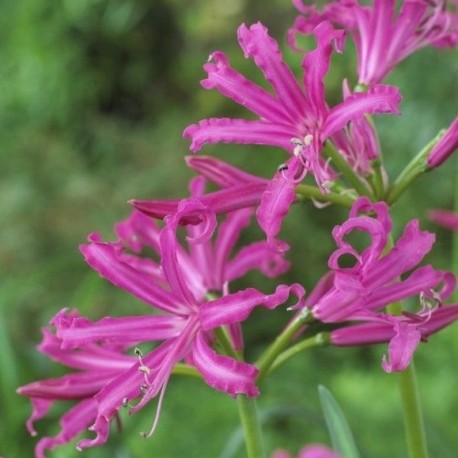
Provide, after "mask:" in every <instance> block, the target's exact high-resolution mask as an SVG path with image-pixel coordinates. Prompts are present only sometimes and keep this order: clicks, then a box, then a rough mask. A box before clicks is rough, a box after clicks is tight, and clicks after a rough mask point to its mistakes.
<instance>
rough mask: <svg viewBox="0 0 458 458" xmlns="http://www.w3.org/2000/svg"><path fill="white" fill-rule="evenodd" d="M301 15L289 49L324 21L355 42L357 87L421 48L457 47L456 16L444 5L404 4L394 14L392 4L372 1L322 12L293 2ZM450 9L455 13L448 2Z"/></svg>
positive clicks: (344, 0) (411, 0)
mask: <svg viewBox="0 0 458 458" xmlns="http://www.w3.org/2000/svg"><path fill="white" fill-rule="evenodd" d="M293 3H294V4H295V6H296V7H297V9H298V10H299V11H300V12H301V13H303V14H304V16H300V17H298V18H297V19H296V22H295V23H294V25H293V27H292V29H291V30H290V31H289V43H290V45H291V46H293V47H294V48H295V47H296V34H297V33H305V34H310V33H312V31H313V29H314V28H315V27H316V26H317V24H320V23H321V22H322V21H327V20H328V21H331V22H332V23H333V24H334V25H335V26H337V27H342V28H343V29H344V30H345V31H346V32H347V33H349V34H350V35H351V36H352V38H353V41H354V42H355V45H356V49H357V53H358V77H359V83H360V84H364V85H366V86H372V85H374V84H377V83H380V82H381V81H383V79H384V78H385V77H386V76H387V74H388V73H389V72H390V71H391V70H392V69H393V68H394V67H395V66H396V65H397V64H398V63H399V62H401V61H402V60H403V59H405V58H406V57H407V56H408V55H410V54H412V53H413V52H415V51H417V50H418V49H420V48H423V47H425V46H429V45H432V46H437V47H450V46H455V45H456V44H457V43H458V13H457V12H456V2H455V7H454V8H455V11H447V9H446V5H447V2H446V0H432V1H427V0H404V1H403V2H402V6H401V9H400V10H399V13H396V8H395V6H396V2H395V1H394V0H374V2H373V5H372V6H363V5H360V4H359V3H358V2H357V1H356V0H340V1H335V2H332V3H330V4H328V5H327V6H326V7H325V8H324V10H323V12H321V13H320V12H319V11H317V10H316V8H315V7H313V6H308V5H304V4H303V3H302V1H301V0H293ZM450 7H451V8H453V6H452V2H450Z"/></svg>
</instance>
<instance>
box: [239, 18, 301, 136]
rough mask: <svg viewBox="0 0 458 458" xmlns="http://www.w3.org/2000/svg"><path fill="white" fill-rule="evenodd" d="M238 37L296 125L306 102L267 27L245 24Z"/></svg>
mask: <svg viewBox="0 0 458 458" xmlns="http://www.w3.org/2000/svg"><path fill="white" fill-rule="evenodd" d="M237 37H238V40H239V43H240V46H241V48H242V49H243V52H244V54H245V57H247V58H248V57H252V58H253V59H254V61H255V63H256V65H257V66H258V67H259V69H260V70H261V71H262V72H263V74H264V77H265V78H266V80H267V81H268V82H269V83H270V85H271V86H272V87H273V89H274V90H275V93H276V94H277V96H278V100H279V102H280V103H281V104H282V105H283V107H284V108H285V110H286V112H287V113H290V120H291V121H292V122H293V123H294V122H295V120H297V119H300V118H303V117H304V116H305V114H306V113H305V110H304V107H305V106H306V104H307V100H306V98H305V96H304V93H303V92H302V90H301V88H300V86H299V84H298V83H297V81H296V78H295V76H294V75H293V73H292V71H291V70H290V69H289V67H288V66H287V65H286V64H285V63H284V62H283V59H282V56H281V53H280V50H279V47H278V43H277V42H276V41H275V40H274V39H273V38H272V37H270V36H269V34H268V32H267V29H266V27H264V26H263V25H262V24H261V23H260V22H258V23H257V24H254V25H252V26H251V27H249V28H248V27H247V26H246V25H245V24H242V25H241V26H240V27H239V30H238V33H237ZM293 137H294V135H293ZM290 138H291V137H290Z"/></svg>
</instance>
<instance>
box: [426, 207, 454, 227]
mask: <svg viewBox="0 0 458 458" xmlns="http://www.w3.org/2000/svg"><path fill="white" fill-rule="evenodd" d="M428 217H429V219H430V220H431V221H434V222H435V223H436V224H438V225H439V226H442V227H445V228H446V229H450V230H451V231H458V213H455V212H452V211H450V210H431V211H430V212H429V213H428Z"/></svg>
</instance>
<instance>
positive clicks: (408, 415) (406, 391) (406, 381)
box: [399, 361, 428, 458]
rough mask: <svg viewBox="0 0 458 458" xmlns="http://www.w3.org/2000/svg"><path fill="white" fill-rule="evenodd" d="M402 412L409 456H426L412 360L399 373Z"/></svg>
mask: <svg viewBox="0 0 458 458" xmlns="http://www.w3.org/2000/svg"><path fill="white" fill-rule="evenodd" d="M399 391H400V393H401V404H402V412H403V416H404V427H405V431H406V439H407V448H408V450H409V457H410V458H427V457H428V446H427V443H426V435H425V425H424V423H423V415H422V411H421V405H420V393H419V390H418V383H417V376H416V372H415V366H414V363H413V361H412V362H411V363H410V365H409V367H408V368H407V369H406V370H405V371H403V372H401V373H400V374H399Z"/></svg>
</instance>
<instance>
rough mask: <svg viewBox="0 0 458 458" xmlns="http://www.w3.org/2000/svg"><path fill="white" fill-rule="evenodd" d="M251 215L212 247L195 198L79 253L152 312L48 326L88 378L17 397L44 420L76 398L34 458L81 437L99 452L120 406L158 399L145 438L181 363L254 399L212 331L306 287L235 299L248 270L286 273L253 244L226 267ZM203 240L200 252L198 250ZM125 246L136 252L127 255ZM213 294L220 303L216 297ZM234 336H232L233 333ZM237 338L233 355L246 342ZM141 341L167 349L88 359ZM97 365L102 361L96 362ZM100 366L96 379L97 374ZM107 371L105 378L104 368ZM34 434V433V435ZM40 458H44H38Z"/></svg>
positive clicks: (40, 385)
mask: <svg viewBox="0 0 458 458" xmlns="http://www.w3.org/2000/svg"><path fill="white" fill-rule="evenodd" d="M190 214H194V215H195V216H196V217H197V218H200V220H201V224H200V225H195V226H191V227H190V228H189V231H190V236H189V238H190V239H191V237H192V241H190V243H192V245H195V246H193V248H192V249H191V251H190V252H188V251H186V250H185V249H184V248H183V247H182V246H181V245H180V244H179V243H178V240H177V237H176V231H177V227H178V224H179V223H180V220H181V219H182V218H186V217H188V216H189V215H190ZM247 217H248V214H247V211H246V210H245V211H242V212H241V213H234V214H233V215H231V218H230V219H229V220H227V221H226V222H225V223H224V224H223V225H222V226H221V227H220V231H219V234H218V238H217V241H216V243H215V245H209V244H207V243H206V241H207V238H208V237H209V236H211V235H212V233H213V231H214V229H215V225H216V219H215V216H214V214H213V213H212V212H211V211H210V210H209V209H208V208H206V207H205V206H204V205H203V204H202V203H201V202H200V201H199V200H197V199H189V200H185V201H183V202H182V203H181V204H180V205H179V206H178V209H177V212H176V213H175V214H174V215H169V216H168V217H166V218H165V226H164V227H163V229H161V230H160V229H159V228H158V227H157V226H156V225H155V224H154V223H153V222H152V220H151V219H150V218H148V217H146V216H144V215H142V214H141V213H139V212H134V213H133V215H132V216H131V217H130V218H129V219H128V220H127V221H126V222H124V223H121V224H119V225H118V226H117V232H118V235H119V236H120V239H121V240H120V241H118V242H112V243H107V242H103V241H102V240H101V238H100V236H99V235H97V234H92V235H91V236H90V238H89V241H90V243H89V244H88V245H83V246H82V247H81V251H82V253H83V254H84V256H85V258H86V261H87V262H88V264H89V265H90V266H91V267H92V268H93V269H94V270H96V271H97V272H98V273H99V274H100V275H101V276H102V277H104V278H106V279H107V280H109V281H110V282H112V283H113V284H115V285H116V286H118V287H120V288H122V289H124V290H126V291H128V292H129V293H131V294H132V295H133V296H135V297H137V298H138V299H140V300H142V301H143V302H145V303H146V304H148V305H149V306H151V307H152V310H153V312H154V313H153V314H151V315H143V316H127V317H116V318H114V317H105V318H102V319H101V320H99V321H95V322H92V321H90V320H88V319H87V318H84V317H80V316H78V315H76V314H75V313H69V312H68V311H66V310H63V311H62V312H60V313H59V314H58V315H57V316H56V317H55V318H54V320H53V321H52V324H53V325H54V326H55V328H56V334H57V337H53V338H55V339H58V340H59V344H60V348H59V346H58V345H56V348H57V349H58V350H56V351H62V352H63V353H62V354H65V355H69V356H68V358H67V357H65V358H60V359H58V360H59V361H61V362H64V363H65V364H67V365H69V366H72V367H78V368H82V369H83V370H84V371H85V372H83V374H82V375H81V374H73V375H69V376H65V377H64V378H62V379H58V380H57V381H52V380H51V381H46V380H45V381H41V382H35V383H32V384H30V385H27V386H25V387H22V388H21V389H20V392H21V394H24V395H27V396H30V397H32V399H33V403H34V406H35V410H34V414H33V415H32V419H33V420H35V419H38V418H41V417H42V416H44V415H45V414H46V410H47V408H48V407H49V405H50V404H51V403H52V402H53V401H54V400H58V399H75V398H76V399H79V400H80V402H79V403H78V404H77V405H76V406H75V407H73V408H72V409H71V410H70V411H69V412H68V413H67V414H66V415H64V417H62V420H61V426H62V431H61V433H60V434H59V435H58V436H56V437H55V438H45V439H43V440H42V441H40V443H39V446H37V456H38V457H39V458H41V457H42V456H43V450H45V449H49V448H53V447H55V446H58V445H60V444H62V443H66V442H68V441H70V440H71V439H72V438H73V437H75V436H76V435H78V434H79V433H80V432H81V431H82V430H84V429H85V428H87V427H88V425H90V427H89V429H90V430H91V431H94V432H95V433H96V437H95V438H93V439H89V438H87V439H82V440H81V441H79V442H78V448H79V449H83V448H86V447H92V446H96V445H101V444H103V443H105V442H106V440H107V438H108V434H109V425H110V421H111V420H112V419H113V418H114V417H116V415H117V412H118V410H119V408H120V407H122V406H127V405H129V403H130V402H131V401H133V400H135V399H139V400H138V402H137V404H136V405H135V406H132V407H131V412H132V413H133V412H137V411H138V410H140V409H141V408H142V407H143V406H145V405H146V404H147V403H148V402H149V401H151V400H152V399H153V398H156V397H157V398H158V410H157V414H156V418H155V420H154V423H153V427H152V429H151V431H150V433H149V434H145V435H146V436H149V435H150V434H152V433H153V431H154V429H155V427H156V425H157V420H158V414H159V411H160V408H161V405H162V400H163V396H164V392H165V388H166V386H167V383H168V380H169V378H170V376H171V373H172V370H173V368H174V366H175V364H176V363H177V362H179V361H182V360H185V361H186V362H188V363H189V364H192V365H193V366H194V367H195V368H196V369H197V370H198V371H199V372H200V373H201V374H202V377H203V379H204V380H205V382H206V383H207V384H209V385H210V386H211V387H212V388H215V389H218V390H221V391H224V392H227V393H228V394H230V395H232V396H236V395H237V394H244V395H247V396H256V395H257V394H258V389H257V387H256V385H255V378H256V375H257V369H256V368H255V367H254V366H253V365H251V364H248V363H245V362H242V361H238V360H235V359H233V358H231V357H228V356H225V355H219V354H217V353H216V352H215V351H214V350H213V348H212V342H213V340H214V336H213V330H214V329H215V328H217V327H220V326H230V327H231V326H234V325H236V324H238V323H240V322H242V321H244V320H245V319H246V318H247V317H248V315H249V314H250V312H251V310H252V309H253V308H254V307H255V306H264V307H267V308H274V307H276V306H278V305H280V304H282V303H284V302H285V301H286V300H287V299H288V297H289V295H290V294H291V293H292V294H295V295H296V296H298V298H299V302H300V301H301V300H302V299H301V298H302V296H303V295H304V290H303V288H302V287H301V286H300V285H298V284H294V285H291V286H286V285H279V286H278V287H277V289H276V291H275V292H274V293H272V294H264V293H262V292H260V291H258V290H256V289H254V288H248V289H246V290H243V291H238V292H234V293H229V290H228V286H227V282H228V281H230V280H232V279H234V278H237V277H238V276H239V275H243V274H244V272H246V271H247V270H248V269H251V268H260V269H261V270H263V271H264V272H266V273H267V274H268V275H275V274H276V273H278V272H281V271H282V270H284V268H285V267H286V266H285V264H284V262H283V261H282V260H279V259H278V258H272V253H271V252H268V251H267V250H266V249H265V248H264V249H263V247H262V245H259V244H253V245H251V246H248V247H247V248H246V249H245V250H242V251H240V252H239V254H238V255H236V256H234V257H233V258H232V259H229V255H230V252H231V251H232V250H231V248H233V246H234V243H235V240H236V238H237V236H238V234H239V232H240V230H241V228H242V227H243V226H244V225H245V224H246V219H247ZM199 242H201V246H199V245H198V244H199ZM126 246H127V248H129V249H130V250H131V252H128V251H126ZM143 247H149V248H152V249H153V250H154V251H156V252H158V253H159V254H160V256H161V262H160V264H158V263H156V262H155V261H154V260H152V259H146V258H142V257H140V256H139V254H140V251H141V249H142V248H143ZM215 290H218V292H221V293H222V294H223V295H222V297H219V298H216V299H213V300H212V299H211V298H210V296H209V294H213V293H214V292H215ZM235 331H236V328H235ZM237 337H238V336H237V334H236V332H233V333H232V338H233V343H234V347H240V342H241V340H240V339H238V338H237ZM142 342H162V343H160V344H159V345H158V346H156V347H155V348H154V349H153V350H152V351H150V352H149V353H147V354H146V355H142V353H141V352H140V351H139V350H136V351H135V356H128V355H125V354H123V353H116V354H115V355H114V356H113V358H112V362H111V364H110V359H109V358H107V359H106V360H103V361H102V362H101V363H100V362H99V361H98V360H97V359H95V358H93V359H92V360H91V357H92V353H94V352H95V355H94V356H97V351H100V349H99V348H98V347H97V345H109V346H110V348H111V347H114V348H122V349H123V348H128V347H131V346H136V345H138V344H139V343H142ZM85 353H87V354H88V357H87V360H88V362H87V363H85V364H86V365H83V366H75V365H73V364H72V361H73V359H75V358H76V359H77V358H78V355H80V356H81V355H83V354H85ZM99 359H100V358H99ZM98 365H100V371H98V370H96V369H95V367H96V366H97V367H98ZM105 366H107V367H106V370H105ZM29 429H30V427H29ZM40 453H41V455H40Z"/></svg>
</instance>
